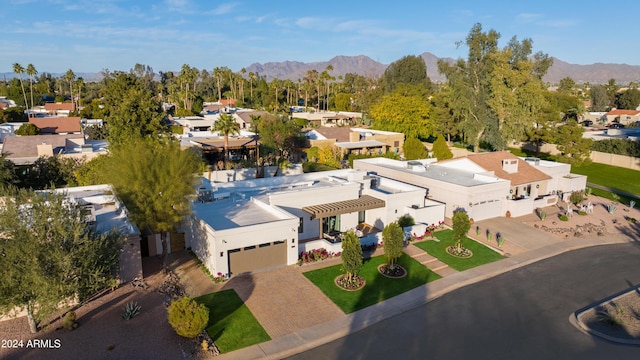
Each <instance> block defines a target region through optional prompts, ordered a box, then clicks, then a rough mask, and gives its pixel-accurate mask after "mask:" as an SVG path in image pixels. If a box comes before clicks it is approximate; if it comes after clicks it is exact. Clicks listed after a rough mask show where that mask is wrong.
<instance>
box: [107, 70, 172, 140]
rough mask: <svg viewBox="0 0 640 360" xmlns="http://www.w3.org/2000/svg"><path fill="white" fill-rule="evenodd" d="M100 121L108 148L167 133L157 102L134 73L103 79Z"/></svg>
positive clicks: (167, 129)
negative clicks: (101, 116)
mask: <svg viewBox="0 0 640 360" xmlns="http://www.w3.org/2000/svg"><path fill="white" fill-rule="evenodd" d="M104 120H105V122H106V126H107V128H108V134H109V135H108V140H109V147H110V148H114V147H118V146H120V145H121V144H124V143H127V142H137V141H141V140H143V139H145V138H153V139H157V138H160V137H162V138H167V137H168V135H169V134H170V129H169V126H168V124H167V123H166V122H165V121H164V113H163V111H162V106H161V103H160V101H158V100H157V99H156V98H155V97H154V96H153V94H152V93H151V90H150V89H148V88H147V87H146V86H145V85H144V83H143V82H142V81H140V80H139V79H138V78H137V77H136V76H135V75H133V74H129V73H123V72H120V73H116V74H115V76H110V77H109V78H107V79H106V85H105V88H104Z"/></svg>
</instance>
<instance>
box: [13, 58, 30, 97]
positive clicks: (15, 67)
mask: <svg viewBox="0 0 640 360" xmlns="http://www.w3.org/2000/svg"><path fill="white" fill-rule="evenodd" d="M13 72H14V73H15V74H16V75H18V76H20V86H21V87H22V96H24V107H29V104H28V103H27V93H26V92H25V91H24V83H22V73H23V72H24V68H23V67H22V65H20V64H18V63H14V64H13Z"/></svg>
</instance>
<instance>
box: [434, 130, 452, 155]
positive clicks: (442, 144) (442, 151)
mask: <svg viewBox="0 0 640 360" xmlns="http://www.w3.org/2000/svg"><path fill="white" fill-rule="evenodd" d="M432 151H433V157H435V158H437V159H438V160H446V159H451V158H452V157H453V153H452V152H451V150H449V146H448V145H447V141H446V140H445V139H444V136H442V134H439V135H438V137H437V138H436V141H435V142H434V143H433V147H432Z"/></svg>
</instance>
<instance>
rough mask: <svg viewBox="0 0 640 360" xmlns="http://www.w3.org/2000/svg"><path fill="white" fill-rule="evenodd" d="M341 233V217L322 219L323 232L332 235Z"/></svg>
mask: <svg viewBox="0 0 640 360" xmlns="http://www.w3.org/2000/svg"><path fill="white" fill-rule="evenodd" d="M339 231H340V215H335V216H329V217H326V218H323V219H322V232H323V233H325V234H331V233H335V232H339Z"/></svg>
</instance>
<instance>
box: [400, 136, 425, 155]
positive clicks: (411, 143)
mask: <svg viewBox="0 0 640 360" xmlns="http://www.w3.org/2000/svg"><path fill="white" fill-rule="evenodd" d="M402 151H403V152H404V158H405V159H407V160H415V159H424V158H426V157H427V149H425V147H424V145H423V144H422V142H421V141H420V140H419V139H418V138H415V137H410V138H407V139H406V140H405V141H404V144H402Z"/></svg>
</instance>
